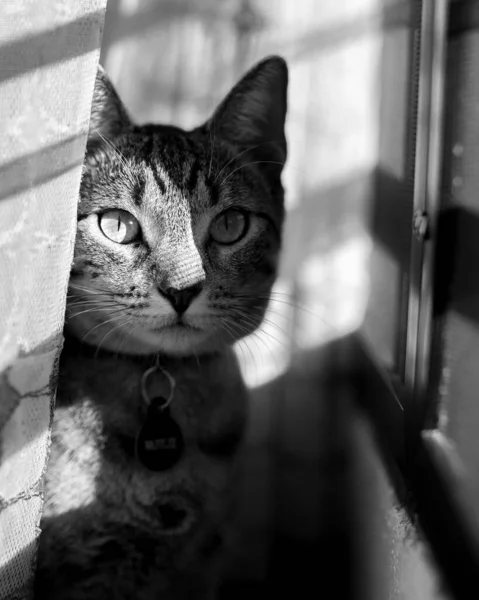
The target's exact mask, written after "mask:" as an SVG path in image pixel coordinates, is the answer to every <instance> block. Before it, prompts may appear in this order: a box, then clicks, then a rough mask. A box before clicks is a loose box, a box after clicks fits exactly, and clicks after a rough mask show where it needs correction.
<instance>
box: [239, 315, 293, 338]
mask: <svg viewBox="0 0 479 600" xmlns="http://www.w3.org/2000/svg"><path fill="white" fill-rule="evenodd" d="M233 310H234V312H235V314H237V315H238V316H239V317H240V318H242V319H243V320H244V321H245V322H249V323H250V324H251V325H253V327H255V328H256V327H257V326H258V323H257V322H256V321H255V320H254V319H253V318H252V317H251V316H250V315H248V314H246V313H245V312H244V311H242V310H239V309H233ZM262 321H263V322H266V323H268V322H269V323H270V324H271V325H276V323H274V322H273V321H271V320H269V319H267V318H265V317H263V319H262ZM277 327H278V329H279V330H280V332H281V333H284V334H286V332H285V331H283V330H282V329H281V328H280V327H279V326H277ZM262 331H263V330H262ZM265 333H267V334H268V335H269V336H270V337H271V339H272V340H274V341H275V342H277V343H278V344H281V345H283V346H284V342H282V341H281V340H278V339H277V338H276V337H275V336H274V335H272V334H271V333H269V332H266V331H265Z"/></svg>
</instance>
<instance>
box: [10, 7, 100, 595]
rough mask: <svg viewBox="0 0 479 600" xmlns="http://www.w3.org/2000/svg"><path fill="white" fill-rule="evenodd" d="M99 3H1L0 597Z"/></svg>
mask: <svg viewBox="0 0 479 600" xmlns="http://www.w3.org/2000/svg"><path fill="white" fill-rule="evenodd" d="M105 6H106V0H75V2H72V1H70V0H56V1H55V2H51V0H22V1H17V0H3V1H2V2H1V3H0V23H1V24H2V26H1V27H0V181H1V185H0V598H1V599H4V598H8V599H13V598H15V599H17V598H22V599H23V598H28V597H29V596H30V594H31V584H32V575H33V569H34V560H35V550H36V546H37V539H38V534H39V522H40V516H41V510H42V480H43V474H44V472H45V467H46V462H47V459H48V453H49V437H50V425H51V417H52V414H53V403H54V395H55V381H56V364H57V360H58V356H59V352H60V350H61V345H62V326H63V316H64V310H65V300H66V293H67V284H68V274H69V269H70V264H71V260H72V254H73V243H74V235H75V224H76V218H75V214H76V204H77V198H78V190H79V185H80V177H81V170H82V162H83V154H84V150H85V144H86V135H87V131H88V123H89V115H90V105H91V97H92V93H93V86H94V81H95V73H96V69H97V63H98V57H99V49H100V42H101V33H102V27H103V19H104V11H105Z"/></svg>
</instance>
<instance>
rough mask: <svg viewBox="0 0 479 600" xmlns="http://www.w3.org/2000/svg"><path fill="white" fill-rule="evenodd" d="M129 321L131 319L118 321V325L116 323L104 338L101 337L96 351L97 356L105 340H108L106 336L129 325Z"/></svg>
mask: <svg viewBox="0 0 479 600" xmlns="http://www.w3.org/2000/svg"><path fill="white" fill-rule="evenodd" d="M128 323H129V321H123V322H121V323H118V325H115V326H114V327H112V328H111V329H110V330H109V331H107V333H106V334H105V335H104V336H103V338H102V339H101V341H100V343H99V344H98V347H97V350H96V352H95V357H96V356H97V354H98V353H99V352H100V349H101V346H102V344H103V342H104V341H105V340H106V338H107V337H108V336H109V335H110V334H111V333H113V332H114V331H115V330H117V329H120V328H121V327H123V326H125V325H127V324H128Z"/></svg>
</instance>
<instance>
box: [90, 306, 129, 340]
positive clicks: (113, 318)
mask: <svg viewBox="0 0 479 600" xmlns="http://www.w3.org/2000/svg"><path fill="white" fill-rule="evenodd" d="M118 312H121V311H118ZM119 318H120V315H115V316H113V317H111V319H107V320H106V321H101V323H98V324H97V325H95V326H94V327H92V328H91V329H89V330H88V331H87V332H86V333H84V334H83V336H82V338H81V341H83V340H84V339H85V338H86V337H87V336H88V335H90V334H91V333H92V332H93V331H95V329H98V327H102V326H103V325H107V324H108V323H111V322H112V321H115V320H116V319H119Z"/></svg>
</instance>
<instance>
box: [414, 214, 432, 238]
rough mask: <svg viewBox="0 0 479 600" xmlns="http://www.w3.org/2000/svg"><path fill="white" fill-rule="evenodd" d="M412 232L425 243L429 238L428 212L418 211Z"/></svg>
mask: <svg viewBox="0 0 479 600" xmlns="http://www.w3.org/2000/svg"><path fill="white" fill-rule="evenodd" d="M412 232H413V234H414V235H415V236H416V239H417V240H419V241H420V242H424V241H426V240H427V239H428V238H429V217H428V214H427V212H426V211H424V210H417V211H416V212H415V213H414V216H413V219H412Z"/></svg>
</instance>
